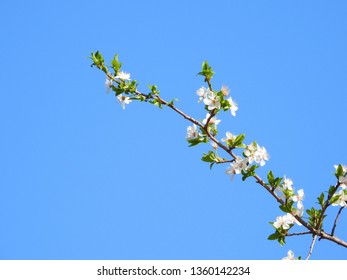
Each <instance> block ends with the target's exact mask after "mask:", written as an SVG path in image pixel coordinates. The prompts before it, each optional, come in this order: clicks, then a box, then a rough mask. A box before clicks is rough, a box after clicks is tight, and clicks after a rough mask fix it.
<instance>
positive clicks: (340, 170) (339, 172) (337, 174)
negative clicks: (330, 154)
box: [335, 164, 344, 179]
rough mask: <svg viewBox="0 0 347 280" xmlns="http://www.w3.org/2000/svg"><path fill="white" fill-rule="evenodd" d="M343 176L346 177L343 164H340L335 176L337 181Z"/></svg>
mask: <svg viewBox="0 0 347 280" xmlns="http://www.w3.org/2000/svg"><path fill="white" fill-rule="evenodd" d="M343 175H344V172H343V167H342V165H341V164H339V166H338V167H337V168H336V172H335V176H336V178H337V179H339V177H340V176H343Z"/></svg>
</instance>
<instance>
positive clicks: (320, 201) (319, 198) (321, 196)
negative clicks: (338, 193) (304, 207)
mask: <svg viewBox="0 0 347 280" xmlns="http://www.w3.org/2000/svg"><path fill="white" fill-rule="evenodd" d="M317 200H318V203H319V205H320V206H322V207H323V206H324V193H323V192H322V193H321V194H320V196H319V197H317Z"/></svg>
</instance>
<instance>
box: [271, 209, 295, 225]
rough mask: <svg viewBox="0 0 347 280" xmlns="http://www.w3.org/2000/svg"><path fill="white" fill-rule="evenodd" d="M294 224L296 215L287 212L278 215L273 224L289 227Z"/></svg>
mask: <svg viewBox="0 0 347 280" xmlns="http://www.w3.org/2000/svg"><path fill="white" fill-rule="evenodd" d="M292 224H294V217H293V215H292V214H290V213H287V214H286V215H284V216H277V217H276V221H275V222H274V223H273V226H274V227H275V228H280V227H282V229H289V228H290V226H291V225H292Z"/></svg>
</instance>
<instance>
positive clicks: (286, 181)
mask: <svg viewBox="0 0 347 280" xmlns="http://www.w3.org/2000/svg"><path fill="white" fill-rule="evenodd" d="M292 185H293V181H292V179H290V178H286V176H284V180H283V184H281V185H279V186H278V187H277V188H276V191H277V192H278V193H279V195H280V196H281V198H282V199H285V197H286V196H285V194H284V191H286V190H289V191H291V192H294V188H293V187H292Z"/></svg>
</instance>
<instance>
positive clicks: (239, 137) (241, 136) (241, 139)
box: [233, 134, 246, 147]
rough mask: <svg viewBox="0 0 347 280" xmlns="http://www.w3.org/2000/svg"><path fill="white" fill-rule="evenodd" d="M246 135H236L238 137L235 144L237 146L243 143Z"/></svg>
mask: <svg viewBox="0 0 347 280" xmlns="http://www.w3.org/2000/svg"><path fill="white" fill-rule="evenodd" d="M245 137H246V135H245V134H240V135H238V136H237V137H236V139H235V140H234V143H233V146H234V147H237V146H240V145H242V142H243V140H244V139H245Z"/></svg>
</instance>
